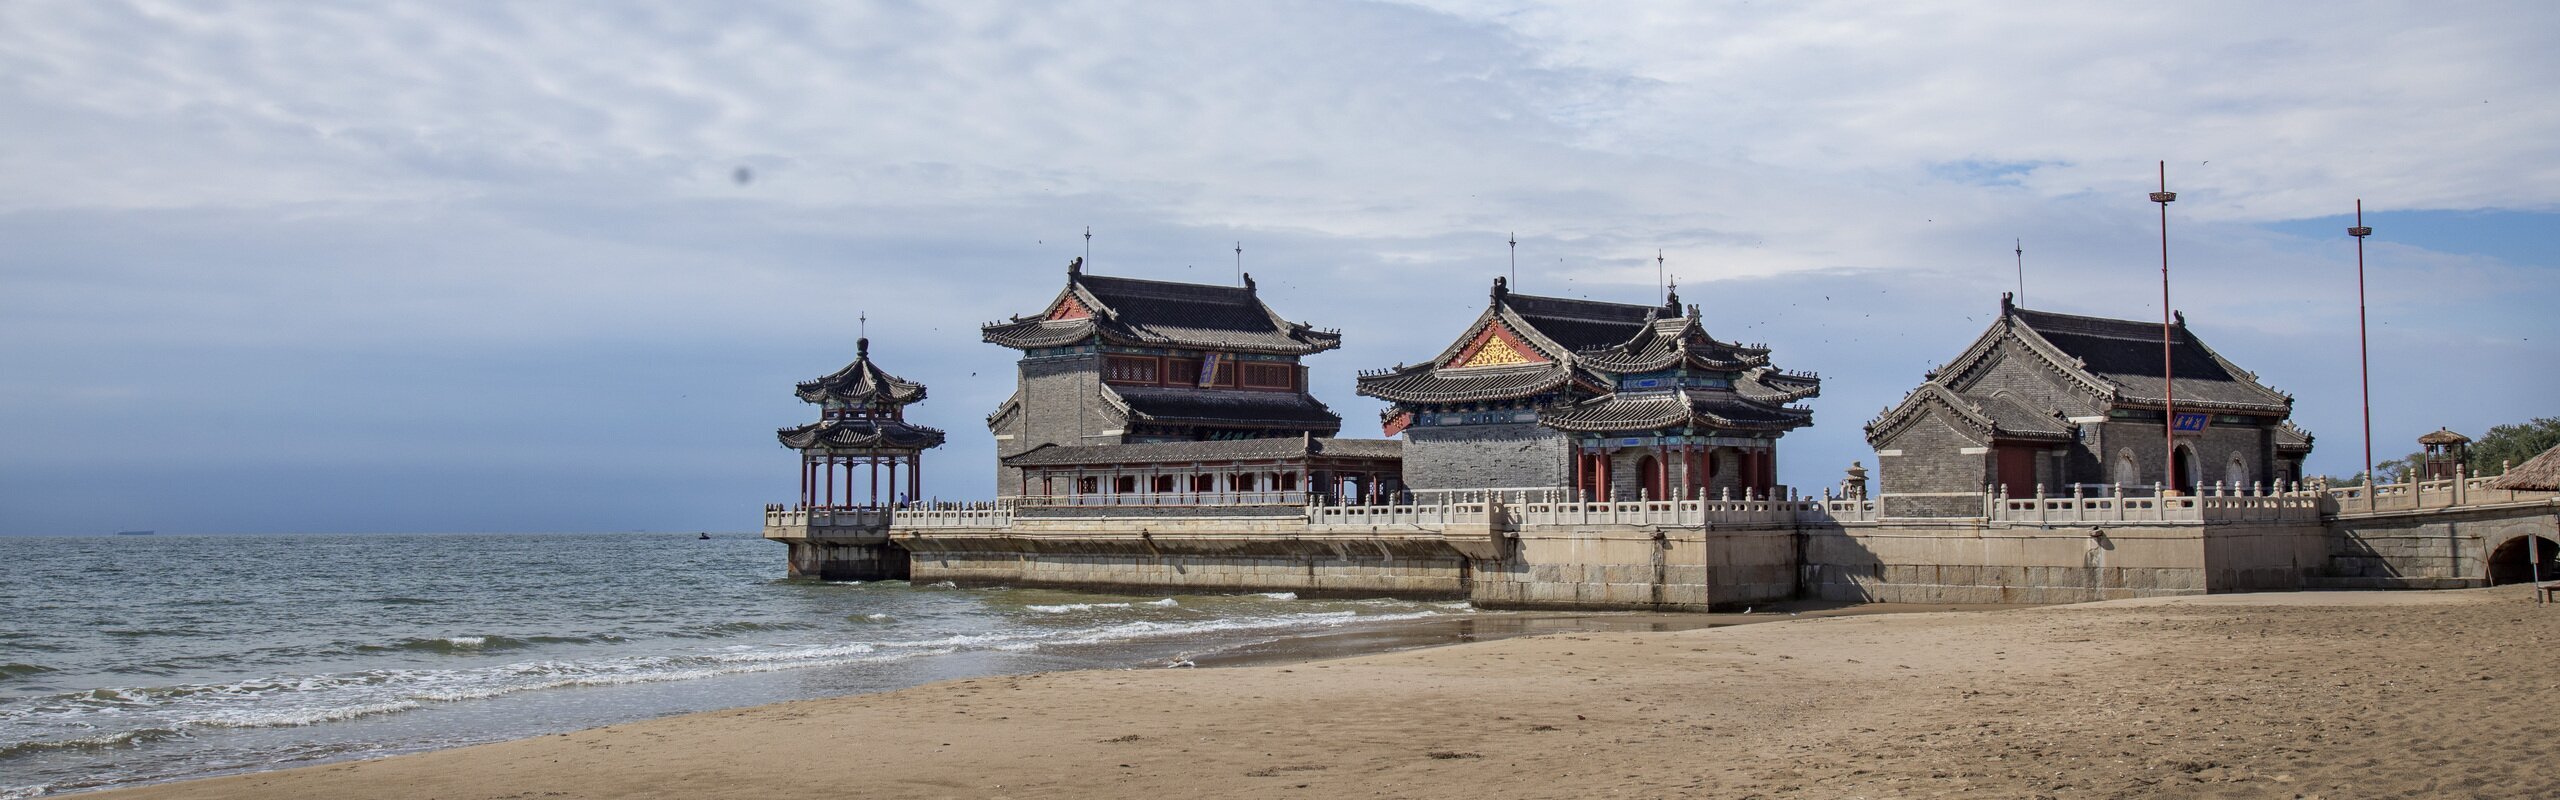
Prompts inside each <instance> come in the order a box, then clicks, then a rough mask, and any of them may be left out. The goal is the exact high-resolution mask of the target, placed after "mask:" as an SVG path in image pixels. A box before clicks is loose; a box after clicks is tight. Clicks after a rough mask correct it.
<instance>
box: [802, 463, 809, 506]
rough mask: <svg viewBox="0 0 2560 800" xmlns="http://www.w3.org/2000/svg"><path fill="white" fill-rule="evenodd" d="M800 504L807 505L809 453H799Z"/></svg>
mask: <svg viewBox="0 0 2560 800" xmlns="http://www.w3.org/2000/svg"><path fill="white" fill-rule="evenodd" d="M800 505H801V506H802V507H807V506H808V505H809V454H808V453H801V454H800Z"/></svg>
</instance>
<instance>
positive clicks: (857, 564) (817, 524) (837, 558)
mask: <svg viewBox="0 0 2560 800" xmlns="http://www.w3.org/2000/svg"><path fill="white" fill-rule="evenodd" d="M889 519H890V512H889V511H888V510H887V509H876V508H875V509H793V508H784V507H781V506H767V507H766V508H765V512H764V538H767V539H771V540H774V541H777V542H781V543H783V544H785V545H788V546H789V547H790V548H791V553H790V556H789V558H790V565H791V573H790V574H791V577H794V578H815V579H819V580H830V581H886V580H905V579H906V578H907V576H908V574H909V573H908V555H907V550H906V549H905V548H902V547H898V546H896V545H893V544H890V543H889Z"/></svg>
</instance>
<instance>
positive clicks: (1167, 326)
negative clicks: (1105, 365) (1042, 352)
mask: <svg viewBox="0 0 2560 800" xmlns="http://www.w3.org/2000/svg"><path fill="white" fill-rule="evenodd" d="M1065 294H1068V295H1072V296H1074V297H1075V298H1076V299H1077V302H1080V303H1083V304H1084V305H1086V306H1087V307H1088V308H1090V309H1091V310H1092V311H1093V316H1091V317H1087V318H1084V319H1075V320H1059V321H1055V322H1051V321H1045V320H1043V319H1042V318H1041V317H1039V316H1036V315H1035V316H1029V317H1015V318H1013V319H1012V320H1009V321H1006V322H998V323H995V324H991V325H988V326H986V328H984V329H983V331H982V333H983V334H984V336H985V338H986V340H987V341H989V342H993V343H995V344H1000V345H1004V346H1006V347H1014V348H1023V349H1028V348H1034V347H1059V346H1064V345H1069V344H1074V343H1077V342H1081V341H1084V340H1086V339H1088V338H1092V337H1095V336H1100V337H1101V338H1103V339H1104V340H1106V341H1110V342H1114V343H1119V344H1129V345H1146V346H1160V347H1182V348H1190V349H1199V350H1236V351H1247V352H1259V353H1275V354H1283V355H1306V354H1310V353H1320V352H1323V351H1326V350H1331V349H1334V348H1336V347H1340V346H1342V334H1341V333H1340V332H1338V331H1326V330H1317V329H1315V328H1313V327H1310V326H1307V325H1305V324H1301V323H1293V322H1289V321H1287V320H1285V319H1282V318H1281V317H1280V315H1279V314H1278V313H1276V312H1273V311H1272V310H1271V308H1270V307H1269V306H1266V305H1263V303H1262V300H1261V299H1260V298H1259V297H1258V296H1256V295H1255V293H1254V288H1253V287H1252V285H1251V282H1250V280H1249V279H1248V282H1247V285H1245V286H1242V287H1234V286H1209V285H1205V284H1196V283H1173V282H1169V281H1151V280H1141V279H1138V278H1120V277H1112V276H1106V275H1087V274H1083V273H1082V272H1069V273H1068V275H1067V289H1066V292H1065Z"/></svg>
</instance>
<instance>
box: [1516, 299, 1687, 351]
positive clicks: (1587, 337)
mask: <svg viewBox="0 0 2560 800" xmlns="http://www.w3.org/2000/svg"><path fill="white" fill-rule="evenodd" d="M1502 304H1503V305H1504V306H1506V307H1508V308H1510V309H1511V312H1512V313H1514V314H1518V315H1520V318H1521V319H1523V320H1525V321H1527V322H1528V323H1529V324H1530V325H1531V326H1534V327H1536V328H1537V332H1538V333H1539V334H1540V335H1542V336H1545V337H1546V338H1548V339H1549V340H1552V341H1554V342H1555V343H1556V344H1560V345H1563V346H1564V349H1565V350H1567V351H1578V350H1591V349H1595V348H1601V347H1614V346H1617V345H1621V344H1626V343H1627V342H1631V341H1634V340H1635V338H1636V335H1637V334H1639V333H1643V332H1644V331H1645V326H1646V325H1647V324H1650V323H1651V322H1652V321H1653V318H1654V317H1655V316H1657V315H1659V314H1660V313H1661V311H1662V309H1661V307H1659V306H1639V305H1628V304H1625V303H1602V302H1598V301H1594V300H1574V299H1569V298H1563V297H1539V296H1537V295H1527V294H1518V293H1511V292H1506V293H1504V295H1503V297H1502Z"/></svg>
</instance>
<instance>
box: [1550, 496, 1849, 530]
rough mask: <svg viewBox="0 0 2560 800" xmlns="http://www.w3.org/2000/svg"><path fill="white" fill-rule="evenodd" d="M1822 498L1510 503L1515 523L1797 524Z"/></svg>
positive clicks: (1816, 510)
mask: <svg viewBox="0 0 2560 800" xmlns="http://www.w3.org/2000/svg"><path fill="white" fill-rule="evenodd" d="M1823 502H1824V501H1821V500H1766V499H1763V500H1621V501H1617V502H1587V503H1586V502H1555V503H1521V504H1518V505H1506V506H1504V507H1503V510H1504V511H1505V512H1507V514H1508V516H1509V518H1510V520H1511V521H1512V522H1513V523H1514V524H1516V525H1669V526H1675V527H1678V526H1687V527H1702V526H1705V525H1708V524H1710V523H1713V524H1718V525H1793V524H1795V523H1796V521H1797V520H1798V519H1800V518H1802V517H1804V516H1805V515H1807V514H1808V513H1819V512H1821V511H1823V510H1824V509H1823V508H1822V505H1823Z"/></svg>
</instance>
